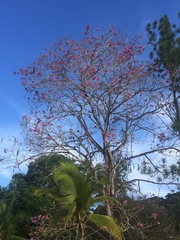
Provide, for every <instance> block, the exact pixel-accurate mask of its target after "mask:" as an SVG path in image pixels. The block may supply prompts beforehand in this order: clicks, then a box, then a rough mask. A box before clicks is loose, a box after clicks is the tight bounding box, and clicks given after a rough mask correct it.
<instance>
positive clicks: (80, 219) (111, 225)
mask: <svg viewBox="0 0 180 240" xmlns="http://www.w3.org/2000/svg"><path fill="white" fill-rule="evenodd" d="M54 180H55V182H56V183H57V184H58V186H59V187H60V195H59V193H57V192H53V191H48V195H49V196H51V197H53V198H54V199H55V200H56V201H57V202H59V203H60V205H61V206H62V208H61V209H60V212H59V213H60V215H59V219H58V220H60V219H62V218H64V219H65V224H66V225H68V223H70V222H72V221H73V220H74V219H75V222H76V229H77V237H78V239H81V240H84V239H85V231H84V230H85V227H86V223H87V222H89V221H91V222H94V223H95V224H96V225H97V226H98V227H99V228H100V229H106V230H107V231H108V232H109V233H110V234H111V235H112V236H113V237H115V238H116V239H118V240H121V239H122V238H121V228H120V227H119V226H118V224H117V223H116V221H115V220H114V219H113V218H111V217H109V216H106V215H100V214H94V213H93V209H95V208H96V207H97V206H98V204H100V203H102V202H105V201H116V200H115V199H114V198H111V197H108V196H98V195H97V194H98V193H99V190H100V187H102V184H100V183H95V182H94V181H93V180H92V175H91V174H82V173H81V172H80V171H79V169H78V167H77V166H76V165H74V164H72V163H62V165H61V167H60V168H59V169H57V170H56V171H55V172H54ZM38 192H39V193H41V194H42V193H43V194H44V190H39V191H38Z"/></svg>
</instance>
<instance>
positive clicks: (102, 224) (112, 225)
mask: <svg viewBox="0 0 180 240" xmlns="http://www.w3.org/2000/svg"><path fill="white" fill-rule="evenodd" d="M88 219H89V220H90V221H92V222H94V223H95V224H96V225H97V226H98V227H99V228H100V229H103V228H104V229H106V230H107V231H108V232H109V233H110V234H111V235H112V236H114V237H115V238H117V240H122V234H121V232H122V231H121V228H120V226H119V225H118V224H117V223H116V221H115V220H114V219H113V218H111V217H108V216H105V215H100V214H90V215H89V216H88Z"/></svg>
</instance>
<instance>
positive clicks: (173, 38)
mask: <svg viewBox="0 0 180 240" xmlns="http://www.w3.org/2000/svg"><path fill="white" fill-rule="evenodd" d="M178 15H179V17H180V13H179V14H178ZM146 30H147V33H148V36H149V43H150V44H151V45H152V46H153V49H152V51H151V52H150V58H151V59H154V67H155V68H156V69H157V70H158V71H159V74H161V76H162V77H163V78H164V79H166V80H167V82H169V85H168V88H169V89H170V90H171V93H172V95H171V96H170V97H169V96H168V97H169V98H170V100H171V102H170V103H169V104H168V101H167V99H166V101H167V108H166V112H167V113H168V115H169V117H170V118H171V120H172V123H173V125H172V126H173V128H174V129H175V130H176V131H179V130H180V108H179V97H180V95H179V93H180V85H179V84H180V75H179V66H180V28H177V27H176V25H175V24H171V23H170V20H169V18H168V16H167V15H164V16H163V17H161V18H160V20H159V21H154V22H153V23H152V24H150V23H148V24H147V27H146ZM166 98H167V94H166Z"/></svg>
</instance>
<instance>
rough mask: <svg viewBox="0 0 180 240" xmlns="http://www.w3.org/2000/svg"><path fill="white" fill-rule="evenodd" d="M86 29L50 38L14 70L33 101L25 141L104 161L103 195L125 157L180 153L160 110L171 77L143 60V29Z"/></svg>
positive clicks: (111, 188)
mask: <svg viewBox="0 0 180 240" xmlns="http://www.w3.org/2000/svg"><path fill="white" fill-rule="evenodd" d="M84 34H85V36H84V38H82V39H79V40H72V39H69V38H67V37H66V38H63V39H61V40H59V41H58V42H56V43H55V44H54V45H53V46H51V44H50V46H49V48H46V51H45V53H43V54H42V55H41V57H40V58H39V59H38V60H37V61H36V62H34V63H33V64H32V65H30V66H28V67H27V68H25V69H23V68H21V69H20V71H19V72H18V73H16V74H21V75H22V77H21V79H22V84H23V86H24V87H25V89H26V92H27V98H28V101H29V103H30V106H31V107H32V109H31V112H30V114H29V115H26V116H24V117H23V121H22V123H21V125H22V129H23V133H24V136H25V147H26V149H28V152H29V153H30V154H31V155H32V156H34V155H35V154H37V153H38V154H45V153H49V152H56V153H57V152H58V153H63V154H69V155H71V156H72V157H73V158H75V159H77V160H78V161H80V162H81V163H83V162H84V161H88V162H89V163H91V164H92V163H93V161H96V162H101V163H102V162H103V163H104V169H105V170H106V172H107V176H108V182H107V183H106V186H105V191H104V194H105V195H108V196H115V195H116V191H117V190H118V189H116V188H115V184H114V180H115V170H116V168H118V166H119V165H121V164H122V163H123V162H128V161H132V160H133V159H137V158H141V157H145V158H146V157H147V156H149V157H148V158H147V160H148V159H149V161H150V162H151V163H152V162H153V160H152V158H151V156H153V159H154V158H155V155H154V154H155V153H157V154H163V153H164V151H166V153H167V150H170V149H171V150H172V149H173V150H174V151H177V149H176V144H177V142H176V140H177V139H175V138H173V133H172V132H171V128H170V127H169V126H168V125H167V123H166V121H164V117H163V115H162V114H163V113H162V109H163V107H164V106H165V103H164V102H162V101H161V98H162V95H163V94H164V91H165V89H166V81H163V82H161V81H160V80H159V79H158V76H156V75H155V73H154V72H153V71H151V70H150V69H151V66H150V65H149V64H148V63H147V62H143V61H141V55H142V53H143V50H144V46H142V45H141V43H140V39H141V36H140V35H137V36H134V38H133V39H132V40H131V39H128V38H127V37H126V36H125V34H124V32H120V33H119V32H116V30H115V29H114V28H113V27H112V28H110V29H109V30H108V31H105V32H103V33H102V34H101V33H100V31H99V29H96V31H95V32H94V33H93V32H92V31H91V30H90V26H87V28H86V32H85V33H84ZM137 149H139V150H137ZM26 152H27V151H26ZM21 161H25V159H21ZM92 165H93V164H92ZM107 213H108V215H109V216H111V213H112V212H111V208H110V206H109V205H107Z"/></svg>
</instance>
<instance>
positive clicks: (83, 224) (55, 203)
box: [0, 155, 180, 240]
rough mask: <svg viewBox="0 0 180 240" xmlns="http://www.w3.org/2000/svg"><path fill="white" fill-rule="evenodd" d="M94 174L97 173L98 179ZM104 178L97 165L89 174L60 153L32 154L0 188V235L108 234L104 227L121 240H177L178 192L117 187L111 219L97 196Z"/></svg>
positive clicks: (102, 198) (102, 199)
mask: <svg viewBox="0 0 180 240" xmlns="http://www.w3.org/2000/svg"><path fill="white" fill-rule="evenodd" d="M69 166H71V168H70V169H69ZM96 174H101V176H102V178H101V179H100V180H99V181H98V183H97V182H95V176H96ZM72 180H73V185H72ZM106 180H107V179H106V173H105V170H104V169H103V167H102V166H100V165H98V166H97V167H96V169H95V171H94V172H93V173H92V172H91V174H90V173H88V172H87V169H85V168H84V166H80V165H79V164H78V165H77V164H75V163H74V161H73V160H72V159H68V158H66V157H64V156H62V155H52V156H43V157H41V158H38V159H36V160H35V161H34V162H32V163H31V164H30V165H29V167H28V171H27V173H26V174H22V173H19V174H15V175H13V177H12V180H11V182H10V184H9V185H8V187H6V188H1V189H0V191H1V192H0V196H1V198H0V204H1V206H0V210H1V215H0V216H1V218H0V221H1V222H0V224H1V225H0V226H1V228H0V233H1V239H7V240H8V239H80V237H78V236H79V235H82V230H83V237H84V239H108V231H110V232H111V233H113V234H114V235H115V236H116V231H118V232H121V236H122V239H123V237H125V239H127V240H128V239H129V240H130V239H139V240H140V239H144V238H145V237H147V238H148V239H157V240H158V239H162V237H163V239H170V237H171V238H173V239H178V236H179V234H180V220H179V216H180V194H179V192H177V193H172V194H168V195H167V196H166V198H165V199H163V198H158V197H150V198H147V199H145V198H141V197H139V198H136V199H135V198H134V199H133V198H132V197H130V196H129V194H127V193H124V192H123V195H122V196H119V198H118V199H117V200H116V201H115V203H114V204H115V206H114V220H111V219H110V218H108V217H107V216H106V209H105V201H106V200H109V198H108V197H105V196H103V185H104V183H105V181H106ZM79 181H80V182H79ZM75 184H77V185H76V186H75ZM74 194H75V196H74V197H73V195H74ZM95 203H96V204H95ZM97 203H98V204H97ZM94 204H95V205H94ZM77 216H79V218H77ZM96 224H97V225H96ZM116 224H117V225H116ZM116 226H117V227H116ZM118 226H119V227H120V226H121V229H119V230H118V228H119V227H118ZM111 228H112V229H111ZM116 229H117V230H116ZM15 236H16V237H15ZM20 237H21V238H20ZM81 237H82V236H81ZM117 237H118V236H117ZM118 239H121V237H120V236H119V238H118Z"/></svg>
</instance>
